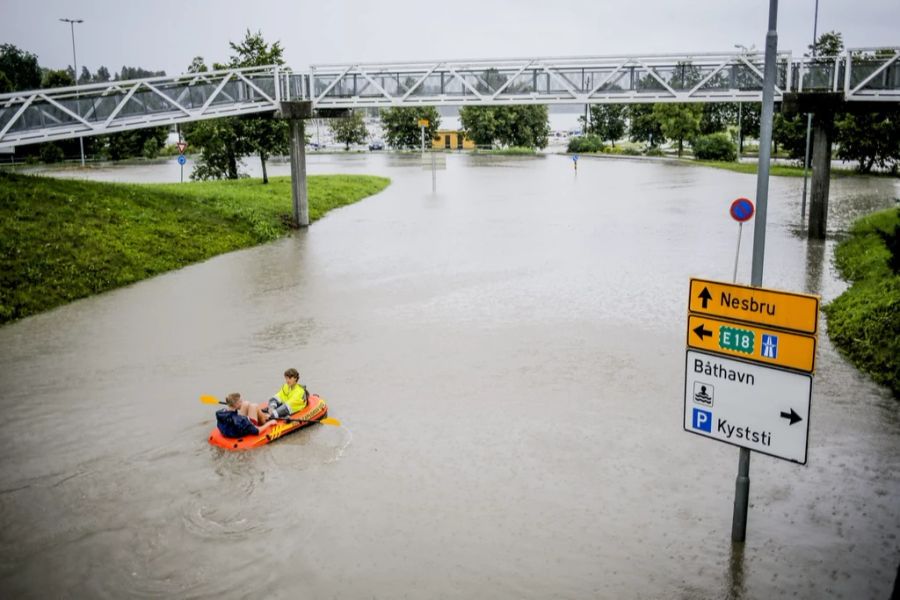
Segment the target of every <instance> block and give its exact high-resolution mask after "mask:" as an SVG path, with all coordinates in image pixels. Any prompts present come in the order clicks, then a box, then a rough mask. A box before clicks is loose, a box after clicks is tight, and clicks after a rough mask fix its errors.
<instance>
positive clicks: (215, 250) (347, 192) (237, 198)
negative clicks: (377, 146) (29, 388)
mask: <svg viewBox="0 0 900 600" xmlns="http://www.w3.org/2000/svg"><path fill="white" fill-rule="evenodd" d="M388 183H389V180H388V179H385V178H382V177H368V176H342V175H318V176H316V175H314V176H311V177H309V213H310V221H311V222H312V221H315V220H316V219H319V218H321V217H322V216H323V215H324V214H325V213H327V212H328V211H329V210H331V209H333V208H336V207H339V206H343V205H346V204H351V203H353V202H356V201H358V200H360V199H362V198H365V197H366V196H369V195H371V194H375V193H377V192H379V191H381V190H382V189H384V188H385V187H386V186H387V185H388ZM291 211H292V205H291V189H290V178H287V177H279V178H272V180H271V183H270V184H269V185H262V184H261V183H260V181H259V180H257V179H242V180H238V181H228V182H218V181H215V182H196V183H185V184H169V185H122V184H110V183H94V182H87V181H71V180H62V179H50V178H40V177H25V176H21V175H12V174H5V173H3V172H0V257H2V258H0V260H2V265H0V267H2V268H0V323H5V322H8V321H11V320H14V319H19V318H21V317H25V316H28V315H32V314H35V313H38V312H41V311H44V310H47V309H49V308H53V307H55V306H59V305H61V304H65V303H67V302H70V301H72V300H75V299H77V298H83V297H85V296H90V295H92V294H97V293H100V292H103V291H106V290H109V289H113V288H116V287H120V286H123V285H127V284H129V283H134V282H136V281H140V280H142V279H146V278H148V277H151V276H153V275H156V274H159V273H162V272H165V271H169V270H172V269H177V268H180V267H183V266H185V265H188V264H191V263H194V262H198V261H201V260H205V259H207V258H210V257H212V256H215V255H217V254H222V253H224V252H230V251H232V250H237V249H239V248H246V247H248V246H253V245H256V244H260V243H263V242H267V241H270V240H273V239H276V238H277V237H279V236H281V235H284V234H285V233H287V232H288V231H289V230H290V227H289V222H290V218H291Z"/></svg>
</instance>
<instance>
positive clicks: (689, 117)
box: [653, 103, 703, 157]
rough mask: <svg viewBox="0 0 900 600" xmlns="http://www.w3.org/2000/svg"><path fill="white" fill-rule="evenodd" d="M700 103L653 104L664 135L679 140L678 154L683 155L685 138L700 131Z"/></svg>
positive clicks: (701, 109) (688, 138)
mask: <svg viewBox="0 0 900 600" xmlns="http://www.w3.org/2000/svg"><path fill="white" fill-rule="evenodd" d="M702 112H703V107H701V106H700V105H699V104H688V103H665V104H664V103H660V104H654V105H653V116H654V117H655V118H656V119H657V120H658V121H659V125H660V128H661V129H662V132H663V135H664V136H666V137H667V138H669V139H670V140H677V141H678V156H679V157H680V156H681V155H682V151H683V149H684V140H690V139H692V138H693V137H694V136H695V135H697V133H699V131H700V116H701V114H702Z"/></svg>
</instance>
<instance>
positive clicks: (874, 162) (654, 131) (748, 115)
mask: <svg viewBox="0 0 900 600" xmlns="http://www.w3.org/2000/svg"><path fill="white" fill-rule="evenodd" d="M809 49H810V54H811V55H812V56H813V57H822V59H821V64H822V65H823V66H826V67H830V65H831V64H832V62H833V57H834V56H837V55H839V54H840V53H842V52H843V50H844V44H843V40H842V37H841V34H840V33H838V32H834V31H830V32H828V33H824V34H822V35H821V36H820V37H819V38H818V40H817V41H816V43H815V44H813V45H810V46H809ZM882 54H884V55H885V56H887V57H890V56H893V52H889V53H883V52H882V51H875V52H874V54H871V55H869V56H861V55H860V56H854V60H859V59H865V58H872V57H876V58H877V57H880V56H881V55H882ZM814 60H815V59H814ZM814 64H815V63H814ZM701 78H702V74H701V73H700V71H699V70H697V69H696V68H695V67H693V66H692V65H690V64H688V63H685V64H682V65H679V66H678V67H677V68H676V69H675V70H674V72H673V73H672V75H671V79H670V80H669V81H668V82H667V83H668V84H670V85H673V86H678V87H681V88H682V89H683V88H685V87H686V86H691V85H694V84H697V83H698V82H700V81H701ZM676 79H677V80H676ZM710 84H715V81H714V80H713V81H711V82H710ZM646 85H649V86H653V85H655V84H654V82H652V81H647V82H646ZM854 108H855V107H854ZM864 108H866V109H868V108H869V107H864ZM775 110H776V112H775V114H774V118H773V122H772V142H773V145H774V150H775V152H778V150H779V148H780V149H781V151H782V152H784V153H785V154H786V155H787V156H788V157H790V158H793V159H798V160H802V159H803V158H804V155H805V153H806V132H807V116H806V115H805V114H787V113H784V112H781V111H780V105H776V109H775ZM580 121H581V123H582V127H583V130H584V132H585V135H583V136H581V137H577V138H574V139H572V140H571V141H570V143H569V151H570V152H603V151H607V150H608V149H609V148H610V147H614V146H615V144H616V142H617V141H619V140H621V139H623V138H627V139H628V140H630V141H632V142H639V143H643V144H646V146H645V148H644V152H645V153H647V154H658V153H660V151H659V146H661V145H662V144H664V143H667V142H671V143H672V144H674V145H675V146H676V147H677V151H678V156H681V155H682V153H683V151H684V147H685V145H686V144H689V145H690V146H691V149H692V151H693V154H694V156H695V157H696V158H699V159H703V160H725V161H732V160H735V158H736V157H737V154H738V152H739V151H740V152H742V151H743V141H744V140H745V139H747V138H755V139H758V138H759V123H760V104H759V103H741V104H738V103H734V102H730V103H729V102H725V103H709V104H685V103H670V104H633V105H612V104H607V105H595V106H592V107H591V109H590V112H589V116H588V118H587V119H585V118H584V117H582V118H581V119H580ZM812 141H813V140H812V139H811V140H810V145H812ZM833 141H834V144H835V148H836V152H835V155H836V156H837V158H840V159H841V160H846V161H855V162H856V163H857V170H859V171H860V172H863V173H868V172H870V171H871V170H872V169H873V168H875V167H877V168H879V169H881V170H885V171H891V172H892V173H896V172H897V171H898V168H900V108H898V107H897V106H896V105H890V104H887V103H885V108H884V109H880V110H878V111H870V110H863V111H860V112H856V111H852V110H850V111H845V112H839V113H838V114H837V115H836V116H835V130H834V137H833ZM628 152H629V153H637V152H638V150H635V149H634V148H630V149H629V150H628Z"/></svg>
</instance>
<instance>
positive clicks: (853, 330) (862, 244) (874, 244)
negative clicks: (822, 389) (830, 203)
mask: <svg viewBox="0 0 900 600" xmlns="http://www.w3.org/2000/svg"><path fill="white" fill-rule="evenodd" d="M850 233H851V237H850V238H848V239H847V240H844V241H843V242H841V243H840V244H839V245H838V247H837V249H836V250H835V262H836V264H837V267H838V269H839V270H840V272H841V274H842V275H843V276H844V277H845V278H847V279H849V280H850V281H852V282H853V283H852V285H851V286H850V288H849V289H847V291H845V292H844V293H843V294H841V295H840V296H838V297H837V298H836V299H835V300H834V301H833V302H831V303H830V304H828V305H827V306H825V307H824V311H825V314H826V315H827V316H828V336H829V337H830V338H831V339H832V340H833V341H834V343H835V345H836V346H837V347H838V348H839V349H840V350H841V352H842V353H844V354H845V355H846V356H847V357H848V358H849V359H850V361H851V362H853V364H854V365H856V366H857V368H859V369H860V370H862V371H864V372H866V373H868V374H869V375H871V377H872V379H874V380H875V381H877V382H878V383H881V384H883V385H886V386H888V387H890V388H891V390H892V391H893V392H894V396H895V397H898V398H900V272H898V268H900V254H898V253H900V247H898V239H900V209H895V208H893V209H889V210H886V211H881V212H878V213H875V214H872V215H869V216H867V217H864V218H863V219H860V220H859V221H857V222H856V223H854V225H853V227H852V228H851V231H850Z"/></svg>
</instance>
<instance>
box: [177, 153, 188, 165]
mask: <svg viewBox="0 0 900 600" xmlns="http://www.w3.org/2000/svg"><path fill="white" fill-rule="evenodd" d="M186 162H187V159H186V158H185V157H184V154H180V155H179V156H178V164H179V165H181V166H182V167H183V166H184V163H186Z"/></svg>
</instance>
